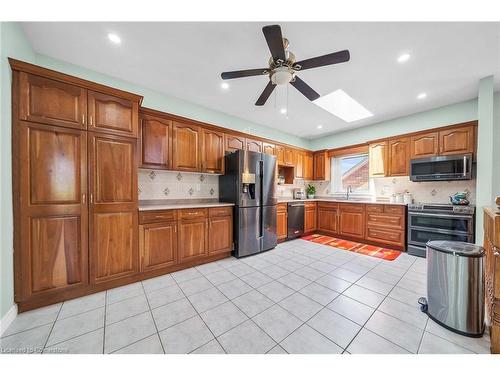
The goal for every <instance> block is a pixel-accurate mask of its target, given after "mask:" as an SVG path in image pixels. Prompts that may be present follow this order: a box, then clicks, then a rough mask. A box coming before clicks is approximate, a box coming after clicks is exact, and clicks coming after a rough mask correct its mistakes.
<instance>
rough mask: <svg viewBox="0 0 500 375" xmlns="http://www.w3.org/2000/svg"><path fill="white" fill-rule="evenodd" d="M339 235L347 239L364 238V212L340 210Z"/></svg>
mask: <svg viewBox="0 0 500 375" xmlns="http://www.w3.org/2000/svg"><path fill="white" fill-rule="evenodd" d="M339 220H340V223H339V234H341V235H342V236H347V237H357V238H363V237H364V236H365V212H364V210H363V211H357V210H356V211H351V210H348V209H347V210H346V209H342V208H341V209H340V215H339Z"/></svg>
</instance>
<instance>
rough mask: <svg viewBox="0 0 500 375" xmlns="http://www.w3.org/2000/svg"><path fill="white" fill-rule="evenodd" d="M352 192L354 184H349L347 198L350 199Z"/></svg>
mask: <svg viewBox="0 0 500 375" xmlns="http://www.w3.org/2000/svg"><path fill="white" fill-rule="evenodd" d="M351 193H352V186H351V185H349V186H348V187H347V191H346V194H345V195H346V200H349V195H350V194H351Z"/></svg>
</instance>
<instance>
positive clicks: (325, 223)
mask: <svg viewBox="0 0 500 375" xmlns="http://www.w3.org/2000/svg"><path fill="white" fill-rule="evenodd" d="M338 211H339V205H338V203H325V202H318V217H317V225H318V230H319V231H320V232H323V233H325V234H329V235H336V234H338V230H339V228H338V213H339V212H338Z"/></svg>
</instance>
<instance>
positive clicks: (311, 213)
mask: <svg viewBox="0 0 500 375" xmlns="http://www.w3.org/2000/svg"><path fill="white" fill-rule="evenodd" d="M316 210H317V205H316V202H306V204H305V207H304V233H311V232H314V231H315V230H316V228H317V226H316V217H317V212H316Z"/></svg>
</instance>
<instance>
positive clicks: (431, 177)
mask: <svg viewBox="0 0 500 375" xmlns="http://www.w3.org/2000/svg"><path fill="white" fill-rule="evenodd" d="M471 178H472V154H465V155H447V156H434V157H431V158H425V159H412V160H410V180H411V181H453V180H470V179H471Z"/></svg>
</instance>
